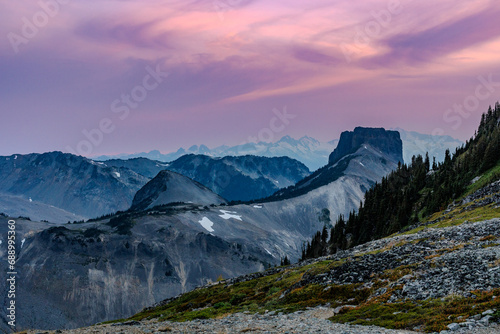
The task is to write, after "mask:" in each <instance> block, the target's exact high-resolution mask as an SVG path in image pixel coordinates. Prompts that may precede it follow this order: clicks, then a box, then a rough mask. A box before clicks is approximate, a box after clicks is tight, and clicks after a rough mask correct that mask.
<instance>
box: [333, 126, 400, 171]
mask: <svg viewBox="0 0 500 334" xmlns="http://www.w3.org/2000/svg"><path fill="white" fill-rule="evenodd" d="M365 144H369V145H371V146H373V147H374V148H376V149H378V150H380V151H381V152H383V153H385V154H387V155H389V156H390V157H391V158H392V159H393V160H395V161H396V162H398V161H400V162H403V154H402V151H403V142H402V141H401V137H400V134H399V132H397V131H387V130H385V129H383V128H362V127H357V128H355V129H354V131H344V132H342V134H341V135H340V141H339V144H338V146H337V148H336V149H335V151H333V152H332V154H330V157H329V159H328V163H329V164H334V163H336V162H337V161H339V160H340V159H341V158H342V157H344V156H346V155H348V154H351V153H353V152H355V151H356V150H358V149H359V148H360V147H361V146H362V145H365Z"/></svg>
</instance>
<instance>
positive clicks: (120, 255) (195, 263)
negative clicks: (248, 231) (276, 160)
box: [0, 205, 274, 330]
mask: <svg viewBox="0 0 500 334" xmlns="http://www.w3.org/2000/svg"><path fill="white" fill-rule="evenodd" d="M172 210H175V212H174V211H169V212H170V214H171V215H172V216H169V215H163V216H161V217H159V216H151V215H145V216H129V215H125V216H120V217H115V218H114V219H112V220H111V221H110V220H103V221H99V222H94V223H84V224H69V225H64V226H52V227H50V228H48V227H49V226H50V225H48V226H47V225H46V226H45V227H46V228H47V229H45V230H43V231H41V232H35V231H34V230H31V229H32V228H34V227H36V226H35V225H36V224H35V223H31V222H25V221H21V220H18V221H17V224H18V228H19V229H20V231H19V233H20V234H19V237H20V238H21V237H22V238H23V239H25V241H24V242H23V243H22V244H23V245H22V247H21V243H20V241H21V240H22V239H20V240H19V243H18V245H17V250H18V254H19V258H18V261H17V264H16V268H17V271H18V272H19V273H20V274H19V277H18V282H19V284H18V293H17V296H16V305H18V309H17V315H18V319H17V323H18V326H17V329H18V330H21V329H26V328H44V329H55V328H70V327H77V326H83V325H90V324H93V323H96V322H99V321H103V320H109V319H113V318H122V317H124V316H130V315H132V314H133V313H135V312H137V311H138V310H139V309H141V308H142V307H145V306H148V305H151V304H152V303H155V302H158V301H159V300H161V298H166V297H169V296H174V295H176V294H179V293H181V292H185V291H189V290H191V289H193V288H194V287H196V286H199V285H202V284H206V283H207V282H209V281H215V280H216V279H217V278H218V277H219V276H222V277H234V276H237V275H241V274H244V273H250V272H256V271H260V270H263V269H264V268H266V267H267V266H269V265H270V263H274V260H273V258H272V256H271V255H269V254H267V253H266V252H265V251H264V250H263V249H259V248H257V247H255V246H253V245H252V244H251V243H246V244H241V243H237V242H229V241H227V240H224V239H223V238H221V237H219V236H217V235H212V234H209V233H206V232H207V231H206V230H205V229H204V227H203V226H202V225H201V224H200V223H198V222H188V221H186V220H185V219H183V218H181V216H182V215H183V213H187V212H197V211H199V209H198V207H197V206H194V205H192V206H183V207H177V208H176V209H172ZM6 220H7V218H5V217H0V222H1V226H2V232H5V233H2V235H6V226H7V223H6ZM27 224H31V226H25V227H24V225H27ZM38 224H39V225H43V224H41V223H38ZM29 230H31V232H28V231H29ZM203 231H205V232H203ZM21 232H22V233H23V234H22V236H21ZM5 252H6V243H5V242H4V243H2V244H1V245H0V255H2V254H3V256H5V254H6V253H5ZM6 266H7V263H6V261H2V262H1V263H0V270H2V271H3V272H5V271H6V270H7V268H6ZM0 288H1V289H2V290H1V291H3V292H2V296H4V295H3V293H6V291H7V289H5V282H3V281H2V283H0ZM2 300H4V299H3V298H2ZM5 300H7V299H5Z"/></svg>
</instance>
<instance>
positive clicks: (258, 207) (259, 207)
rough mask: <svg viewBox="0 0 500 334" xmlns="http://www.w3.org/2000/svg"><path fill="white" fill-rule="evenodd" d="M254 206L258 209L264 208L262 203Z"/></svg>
mask: <svg viewBox="0 0 500 334" xmlns="http://www.w3.org/2000/svg"><path fill="white" fill-rule="evenodd" d="M253 207H254V208H256V209H262V205H254V206H253Z"/></svg>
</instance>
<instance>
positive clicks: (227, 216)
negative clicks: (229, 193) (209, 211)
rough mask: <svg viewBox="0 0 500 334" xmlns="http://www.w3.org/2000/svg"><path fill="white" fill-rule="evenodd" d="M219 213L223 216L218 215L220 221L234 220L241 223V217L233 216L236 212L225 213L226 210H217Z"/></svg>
mask: <svg viewBox="0 0 500 334" xmlns="http://www.w3.org/2000/svg"><path fill="white" fill-rule="evenodd" d="M219 211H220V212H222V213H223V215H219V217H221V218H222V219H226V220H228V219H231V218H234V219H237V220H239V221H241V216H239V215H235V213H237V212H233V211H226V210H219Z"/></svg>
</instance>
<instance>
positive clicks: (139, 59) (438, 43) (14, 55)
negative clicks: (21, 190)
mask: <svg viewBox="0 0 500 334" xmlns="http://www.w3.org/2000/svg"><path fill="white" fill-rule="evenodd" d="M498 17H500V3H499V2H498V1H489V0H477V1H475V0H467V1H457V0H453V1H452V0H442V1H439V2H436V1H430V0H421V1H412V0H400V1H398V0H390V1H379V0H376V1H375V0H368V1H366V0H364V1H352V0H336V1H335V0H328V1H326V0H310V1H307V2H306V1H299V0H287V1H284V0H283V1H282V0H278V1H257V0H192V1H191V0H182V1H181V0H179V1H177V0H171V1H162V0H150V1H138V0H120V1H118V0H115V1H107V0H100V1H95V0H86V1H81V0H72V1H69V0H64V1H63V0H59V1H57V0H41V1H3V2H1V3H0V35H2V36H4V37H3V40H2V42H1V43H0V101H1V125H2V127H1V128H2V140H1V142H0V143H1V144H0V155H9V154H14V153H29V152H45V151H52V150H62V151H73V152H76V153H80V154H84V155H91V156H94V155H100V154H114V153H124V152H128V153H132V152H138V151H149V150H152V149H159V150H161V151H162V152H169V151H172V150H175V149H177V148H178V147H180V146H183V147H189V146H191V145H193V144H206V145H207V146H209V147H214V146H217V145H221V144H228V145H236V144H240V143H242V142H245V141H248V140H249V138H259V135H260V138H261V139H271V140H277V139H279V138H280V137H282V136H284V135H287V134H288V135H291V136H293V137H295V138H298V137H301V136H304V135H309V136H312V137H315V138H317V139H319V140H323V141H327V140H331V139H334V138H338V137H339V135H340V132H342V131H344V130H352V129H353V128H354V127H355V126H358V125H361V126H377V127H379V126H383V127H386V128H391V127H402V128H404V129H407V130H414V131H419V132H423V133H436V134H448V135H451V136H453V137H456V138H459V139H462V140H465V139H467V138H469V137H470V136H472V135H473V133H474V130H475V129H476V128H477V125H478V122H479V117H480V115H481V113H482V112H484V111H485V110H486V108H487V106H488V105H489V104H493V103H494V102H496V101H497V100H498V99H500V84H496V82H499V83H500V57H499V55H500V20H499V19H498ZM155 69H158V70H159V71H160V72H162V73H168V76H165V75H163V76H160V77H157V78H156V79H155V78H154V77H152V76H151V75H150V72H154V70H155ZM488 81H489V82H492V83H490V84H488ZM484 82H486V84H485V83H484ZM127 95H128V98H129V99H128V102H127V100H126V99H127ZM127 103H128V105H127ZM284 109H286V111H287V113H288V114H290V115H294V116H295V117H294V118H293V119H292V118H290V119H287V120H286V121H285V122H283V121H282V120H280V119H277V118H276V110H279V111H280V113H283V110H284ZM273 110H275V112H273ZM99 127H101V129H99ZM97 129H99V130H97ZM85 131H87V132H88V133H90V136H91V140H89V139H88V138H87V136H86V135H85V134H84V132H85Z"/></svg>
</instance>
